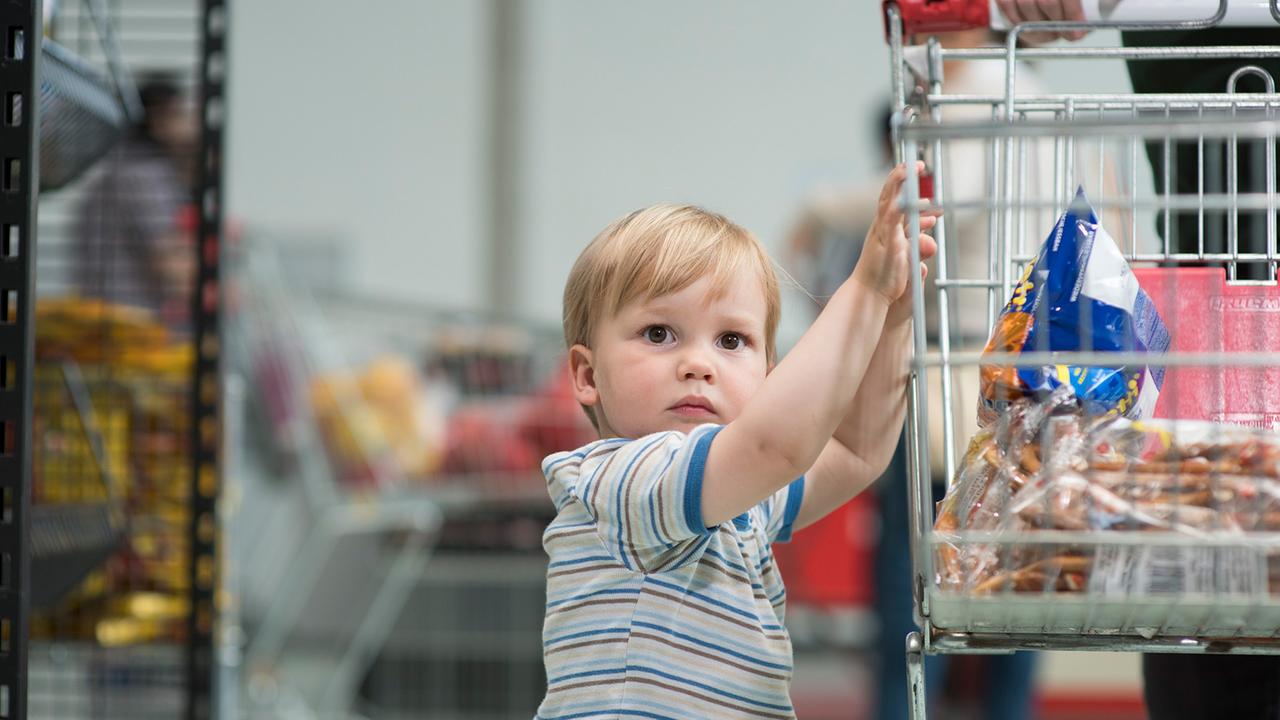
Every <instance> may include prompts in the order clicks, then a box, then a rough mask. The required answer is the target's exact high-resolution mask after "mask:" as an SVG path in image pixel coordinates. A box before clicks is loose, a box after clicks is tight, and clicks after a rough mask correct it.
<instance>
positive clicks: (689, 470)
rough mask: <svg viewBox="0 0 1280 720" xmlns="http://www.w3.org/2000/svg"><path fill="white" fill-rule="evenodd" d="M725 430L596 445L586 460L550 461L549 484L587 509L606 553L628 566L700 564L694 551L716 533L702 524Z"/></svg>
mask: <svg viewBox="0 0 1280 720" xmlns="http://www.w3.org/2000/svg"><path fill="white" fill-rule="evenodd" d="M719 430H720V426H719V425H712V424H707V425H700V426H698V427H696V428H694V429H693V430H692V431H690V432H689V433H688V434H687V435H686V434H685V433H681V432H674V431H669V432H659V433H653V434H651V435H646V436H644V437H642V438H638V439H635V440H624V441H621V442H613V443H607V444H606V443H598V444H595V445H593V446H588V451H587V452H586V453H585V454H584V455H583V456H582V457H581V458H577V457H575V456H574V455H569V456H567V461H563V460H564V459H562V458H555V459H554V460H551V461H550V462H548V463H546V467H547V469H548V470H549V475H548V484H549V485H550V486H551V487H552V488H553V489H554V488H563V489H564V495H565V497H566V498H568V499H569V501H570V502H572V501H576V502H580V503H581V504H582V505H583V507H584V508H585V510H586V512H587V514H588V515H589V516H590V518H591V519H592V521H593V522H594V524H595V526H596V532H597V534H598V535H599V536H600V539H601V540H602V541H603V544H604V548H605V550H606V551H607V552H609V554H610V555H611V556H613V557H614V558H615V560H616V561H617V562H618V563H620V564H621V565H622V566H623V567H625V568H627V569H629V570H633V571H637V572H642V573H648V572H654V571H658V570H667V569H674V567H678V566H679V565H682V564H684V563H686V562H690V561H693V560H696V559H697V557H698V555H699V554H698V553H692V554H690V553H688V550H689V549H690V547H691V546H692V545H697V544H698V543H697V541H698V540H699V539H702V538H705V537H706V536H707V534H708V530H707V529H706V528H704V527H702V526H701V521H702V479H703V474H704V473H705V472H706V463H707V453H708V450H709V449H710V445H711V438H712V437H714V435H715V434H716V432H718V431H719ZM555 496H556V494H555V492H554V490H553V497H555ZM677 559H679V562H678V563H677ZM673 563H677V564H674V565H673Z"/></svg>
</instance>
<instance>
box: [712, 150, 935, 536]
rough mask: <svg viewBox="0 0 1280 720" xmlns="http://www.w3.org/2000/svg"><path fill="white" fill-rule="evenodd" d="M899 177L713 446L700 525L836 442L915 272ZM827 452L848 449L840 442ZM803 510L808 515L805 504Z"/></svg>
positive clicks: (792, 473)
mask: <svg viewBox="0 0 1280 720" xmlns="http://www.w3.org/2000/svg"><path fill="white" fill-rule="evenodd" d="M905 178H906V169H905V168H904V167H902V166H899V167H898V168H895V169H894V170H893V172H892V173H890V174H889V178H888V179H887V180H886V182H885V185H884V188H883V190H881V193H880V201H879V207H878V210H877V214H876V220H875V223H874V224H873V225H872V229H871V231H870V232H869V233H868V236H867V241H866V243H865V244H864V246H863V250H862V257H861V259H860V260H859V261H858V265H857V267H856V268H855V269H854V272H853V274H852V275H851V276H850V277H849V279H847V280H846V281H845V282H844V283H843V284H842V285H841V286H840V288H839V289H838V290H837V291H836V293H835V294H834V295H833V296H832V297H831V300H830V301H829V302H828V303H827V306H826V307H825V308H824V309H823V311H822V313H821V314H820V315H819V316H818V318H817V320H815V321H814V323H813V325H812V326H811V327H810V328H809V330H808V331H807V332H805V334H804V336H803V337H801V338H800V341H799V342H798V343H796V346H795V347H794V348H792V350H791V351H790V352H789V353H788V354H787V356H786V358H785V359H784V360H783V361H782V362H780V363H779V364H778V366H777V367H776V368H774V370H773V372H771V373H770V374H769V376H768V377H767V378H766V379H765V381H764V383H763V385H761V387H760V389H759V391H758V392H757V393H756V395H755V396H753V397H752V398H751V400H750V401H748V402H747V404H746V406H745V407H744V408H743V410H742V413H741V414H740V415H739V416H738V417H737V418H736V419H734V420H733V421H732V422H730V423H729V424H728V425H726V426H725V428H724V430H723V431H721V432H720V433H719V435H718V436H717V437H716V439H715V441H714V442H712V443H711V447H710V450H709V453H708V456H707V463H706V468H705V471H704V474H703V482H702V508H701V509H702V519H703V522H704V524H705V525H706V526H708V527H711V526H714V525H718V524H720V523H722V522H724V521H725V520H728V519H730V518H732V517H735V516H737V515H738V514H740V513H742V512H744V511H745V510H747V509H748V508H750V507H752V506H753V505H755V504H757V503H759V502H760V501H762V500H764V499H765V498H767V497H769V496H770V495H772V494H773V493H774V492H776V491H778V490H779V489H780V488H782V487H783V486H784V485H786V484H787V483H788V482H790V481H792V480H794V479H795V478H796V477H798V476H800V475H802V474H804V473H805V472H806V471H808V470H809V469H810V468H811V467H813V466H814V463H815V461H817V460H818V458H819V455H821V454H823V453H824V449H826V448H828V444H829V443H834V442H835V441H833V440H832V435H833V434H834V433H835V431H836V429H837V427H838V426H839V425H840V423H841V422H842V420H844V418H845V417H846V416H847V415H848V414H849V411H850V409H851V407H852V405H853V401H854V397H855V395H856V394H857V393H858V391H859V387H860V386H861V385H862V384H863V380H864V375H865V374H866V372H867V368H868V365H869V364H870V363H871V361H872V356H873V353H874V352H875V350H876V347H877V345H878V343H879V339H880V336H881V334H882V331H883V330H884V329H885V322H886V318H887V317H888V316H889V314H890V313H891V312H893V309H894V308H895V306H896V303H898V301H899V299H900V298H902V297H903V295H904V294H905V292H906V289H907V288H908V287H909V285H910V273H911V272H913V271H914V270H913V268H912V263H911V259H910V252H909V250H910V246H909V245H908V243H907V240H906V235H905V233H904V232H903V229H902V225H903V223H902V221H903V217H904V215H903V212H902V209H901V208H900V207H899V206H898V203H899V200H898V195H899V192H900V190H901V188H902V183H903V180H904V179H905ZM931 225H932V222H931V221H930V222H927V223H925V226H926V227H927V226H931ZM935 247H936V246H935V245H934V244H933V241H932V240H931V239H928V238H925V239H924V240H922V243H921V254H922V256H923V257H929V256H931V255H932V254H933V251H934V249H935ZM907 302H909V300H908V301H907ZM898 307H900V306H898ZM908 325H909V323H908ZM900 424H901V422H900V421H899V426H900ZM830 452H842V453H845V454H847V453H848V451H847V450H844V449H842V448H834V449H833V450H831V451H830ZM809 494H810V493H809V491H808V487H807V486H806V497H805V500H804V505H810V498H809V497H808V496H809ZM824 494H825V493H824ZM802 513H804V514H808V513H805V512H804V508H803V506H802Z"/></svg>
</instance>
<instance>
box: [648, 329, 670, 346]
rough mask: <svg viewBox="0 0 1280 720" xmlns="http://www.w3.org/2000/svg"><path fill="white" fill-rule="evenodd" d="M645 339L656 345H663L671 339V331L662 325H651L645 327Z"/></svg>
mask: <svg viewBox="0 0 1280 720" xmlns="http://www.w3.org/2000/svg"><path fill="white" fill-rule="evenodd" d="M644 339H645V340H648V341H649V342H651V343H653V344H654V345H661V344H663V343H665V342H666V341H667V340H670V339H671V331H670V330H668V329H667V328H666V327H664V326H662V325H650V326H649V327H647V328H645V329H644Z"/></svg>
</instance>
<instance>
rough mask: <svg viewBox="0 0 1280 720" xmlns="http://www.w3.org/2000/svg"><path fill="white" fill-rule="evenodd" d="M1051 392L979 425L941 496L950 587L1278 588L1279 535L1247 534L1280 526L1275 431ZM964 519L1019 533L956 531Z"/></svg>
mask: <svg viewBox="0 0 1280 720" xmlns="http://www.w3.org/2000/svg"><path fill="white" fill-rule="evenodd" d="M1050 401H1051V404H1054V403H1056V404H1054V409H1051V410H1050V411H1049V412H1041V410H1042V409H1043V406H1044V405H1045V403H1043V402H1034V403H1032V401H1030V400H1023V401H1020V402H1018V403H1014V404H1013V405H1012V406H1011V408H1012V409H1013V410H1014V412H1013V413H1012V415H1013V417H1012V418H1011V419H1009V420H1008V421H1004V422H1002V423H1001V424H1000V427H997V428H996V430H995V432H993V433H988V434H987V436H986V437H983V436H981V435H980V436H979V438H975V444H974V445H973V446H971V448H970V452H969V454H967V455H966V458H965V463H964V469H963V470H962V472H961V477H960V481H959V482H958V483H957V484H956V485H955V486H954V488H953V490H952V492H951V493H949V494H948V496H947V498H946V499H944V500H943V502H942V503H941V504H940V506H939V513H938V520H937V524H936V526H935V529H936V531H937V533H938V534H939V535H940V537H942V538H943V539H944V540H945V539H947V538H948V535H950V536H951V541H950V542H944V543H942V544H940V545H939V547H938V550H937V553H936V566H937V578H936V580H937V582H938V583H939V585H940V586H941V587H942V588H943V589H947V590H952V591H959V592H965V593H971V594H975V595H986V594H991V593H997V592H1046V591H1050V592H1052V591H1056V592H1088V593H1094V594H1098V595H1104V596H1105V595H1120V596H1129V595H1151V594H1166V593H1178V594H1186V593H1213V594H1219V595H1220V594H1238V595H1258V594H1266V593H1274V594H1280V548H1277V549H1273V548H1270V547H1269V546H1266V545H1265V544H1262V543H1253V542H1246V540H1247V539H1248V536H1249V534H1250V533H1261V532H1276V531H1280V435H1278V434H1276V433H1272V432H1266V431H1260V430H1255V429H1249V428H1240V427H1234V426H1229V425H1222V424H1217V423H1210V422H1202V421H1167V420H1153V421H1129V420H1126V419H1123V418H1116V417H1114V416H1112V417H1103V418H1097V417H1093V416H1090V415H1088V414H1086V413H1083V412H1079V411H1078V408H1077V409H1076V410H1075V411H1073V410H1072V403H1070V402H1067V401H1064V400H1063V396H1062V393H1058V394H1056V396H1051V397H1050ZM1028 403H1032V404H1033V405H1034V408H1027V407H1025V405H1026V404H1028ZM959 530H992V531H996V532H997V533H998V534H999V536H1001V537H1008V538H1012V539H1014V541H1013V542H961V541H960V540H959V539H958V537H957V536H956V535H955V533H956V531H959ZM1042 531H1067V532H1082V533H1083V532H1097V531H1103V532H1115V533H1155V532H1160V533H1165V535H1164V536H1162V537H1164V538H1170V537H1172V538H1174V539H1175V540H1176V542H1171V541H1168V540H1165V541H1163V542H1158V541H1146V540H1141V539H1138V540H1137V541H1136V542H1119V538H1118V539H1117V542H1115V543H1114V544H1109V543H1106V542H1095V543H1092V544H1087V543H1066V544H1064V543H1061V542H1058V543H1048V542H1041V541H1038V540H1037V538H1036V533H1037V532H1042ZM1094 537H1096V535H1094ZM1127 537H1128V539H1129V540H1134V536H1133V535H1128V536H1127ZM1152 537H1153V538H1154V537H1156V536H1152ZM1237 540H1238V542H1237Z"/></svg>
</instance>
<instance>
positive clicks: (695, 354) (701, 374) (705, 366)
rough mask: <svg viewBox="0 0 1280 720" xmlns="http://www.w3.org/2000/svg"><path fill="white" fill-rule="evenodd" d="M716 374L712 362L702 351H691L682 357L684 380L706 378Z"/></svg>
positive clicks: (681, 372) (682, 375) (710, 378)
mask: <svg viewBox="0 0 1280 720" xmlns="http://www.w3.org/2000/svg"><path fill="white" fill-rule="evenodd" d="M714 376H715V370H714V369H713V367H712V365H711V362H710V361H709V360H708V359H707V357H706V354H705V353H702V352H700V351H696V350H694V351H689V352H686V353H685V354H684V356H683V357H682V358H681V359H680V377H681V378H682V379H684V380H706V381H707V382H710V381H711V380H712V378H713V377H714Z"/></svg>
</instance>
